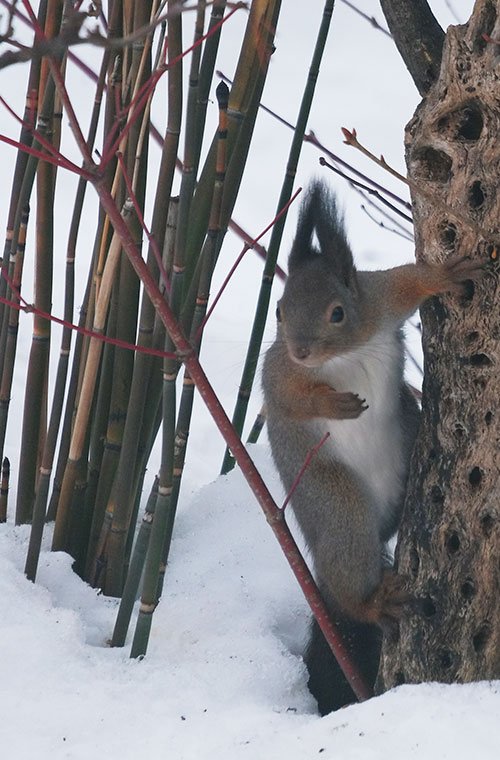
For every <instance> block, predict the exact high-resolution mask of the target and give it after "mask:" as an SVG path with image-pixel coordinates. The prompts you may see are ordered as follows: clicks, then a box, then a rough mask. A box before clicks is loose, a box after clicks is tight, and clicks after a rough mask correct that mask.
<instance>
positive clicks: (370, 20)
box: [341, 0, 392, 38]
mask: <svg viewBox="0 0 500 760" xmlns="http://www.w3.org/2000/svg"><path fill="white" fill-rule="evenodd" d="M341 2H343V3H344V5H347V7H348V8H350V9H351V10H352V11H354V13H357V14H358V16H361V17H362V18H364V19H365V20H366V21H368V23H369V24H371V25H372V26H373V28H374V29H376V30H377V31H379V32H382V33H383V34H386V35H387V37H390V38H392V34H391V33H390V32H389V31H387V29H385V28H384V27H383V26H382V25H381V24H379V22H378V21H377V19H376V18H375V16H369V15H368V13H365V12H364V11H362V10H361V9H360V8H358V7H357V6H356V5H354V3H351V2H349V0H341Z"/></svg>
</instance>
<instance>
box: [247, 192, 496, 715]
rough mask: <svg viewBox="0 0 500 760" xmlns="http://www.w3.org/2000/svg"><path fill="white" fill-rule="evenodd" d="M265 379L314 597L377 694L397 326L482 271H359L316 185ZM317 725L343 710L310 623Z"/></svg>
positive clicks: (399, 602) (403, 422) (396, 491)
mask: <svg viewBox="0 0 500 760" xmlns="http://www.w3.org/2000/svg"><path fill="white" fill-rule="evenodd" d="M288 270H289V275H288V278H287V281H286V284H285V288H284V292H283V296H282V298H281V300H280V301H279V304H278V309H277V319H278V330H277V337H276V340H275V342H274V343H273V344H272V346H271V347H270V349H269V350H268V352H267V354H266V357H265V361H264V365H263V374H262V383H263V390H264V398H265V405H266V412H267V426H268V436H269V441H270V445H271V451H272V455H273V459H274V462H275V464H276V467H277V469H278V472H279V474H280V477H281V480H282V482H283V485H284V487H285V489H286V490H287V491H289V490H290V488H291V486H292V483H293V482H294V480H295V479H296V476H297V473H298V472H299V470H300V468H301V466H302V465H303V463H304V460H305V458H306V456H307V453H308V451H310V450H311V449H312V448H313V447H314V446H315V445H316V444H317V443H318V442H319V441H320V440H321V439H322V437H323V436H324V435H325V433H327V432H328V433H330V436H329V438H328V439H327V440H326V442H325V443H324V445H323V446H321V448H320V449H319V450H318V451H317V453H316V455H315V456H314V457H313V458H312V460H311V462H310V464H309V466H308V468H307V469H306V470H305V473H304V475H303V477H302V479H301V480H300V482H299V484H298V486H297V488H296V490H295V491H294V493H293V495H292V500H291V505H292V508H293V510H294V513H295V515H296V517H297V521H298V523H299V525H300V528H301V530H302V533H303V535H304V538H305V540H306V542H307V544H308V547H309V549H310V551H311V555H312V559H313V563H314V572H315V576H316V579H317V582H318V585H319V589H320V591H321V593H322V595H323V598H324V600H325V602H326V604H327V607H328V609H329V611H330V614H331V616H332V619H333V620H334V621H335V622H336V623H337V624H338V625H339V627H340V630H341V632H342V633H343V635H344V638H345V640H346V643H347V646H348V647H349V648H350V649H351V651H352V655H353V658H354V659H355V660H356V661H357V662H358V665H359V666H360V668H361V671H362V672H363V673H364V676H365V678H366V679H367V681H368V682H370V683H371V684H373V683H374V681H375V678H376V674H377V669H378V662H379V657H380V644H381V630H382V629H383V628H384V627H385V626H387V625H389V624H391V623H393V622H394V621H395V620H397V619H398V617H399V616H400V615H401V612H402V608H403V606H404V602H405V600H406V594H405V592H404V590H403V586H402V582H401V580H400V579H399V577H398V576H397V575H395V574H394V573H393V572H392V571H391V569H390V567H389V562H388V560H387V553H386V552H385V551H384V547H385V545H386V542H387V541H388V540H389V539H390V538H391V537H392V536H393V535H394V533H395V531H396V529H397V526H398V523H399V520H400V516H401V512H402V508H403V501H404V495H405V489H406V481H407V476H408V468H409V462H410V456H411V452H412V449H413V444H414V440H415V436H416V432H417V426H418V420H419V414H420V412H419V408H418V405H417V402H416V400H415V398H414V396H413V395H412V393H411V391H410V390H409V388H408V386H407V385H406V383H405V380H404V343H403V335H402V329H401V328H402V325H403V323H404V321H405V320H406V319H407V318H408V317H409V316H410V315H411V314H412V313H413V312H414V311H415V310H416V309H417V307H418V306H419V305H420V304H421V303H422V302H423V301H424V300H425V299H426V298H429V297H430V296H433V295H437V294H439V293H445V292H456V293H461V292H463V283H464V282H465V281H466V280H475V279H478V278H479V277H480V276H481V273H482V265H481V262H478V261H477V260H475V261H473V260H470V259H466V258H452V259H448V260H447V261H445V262H444V263H442V264H435V265H434V264H432V265H431V264H427V263H416V264H406V265H404V266H398V267H394V268H393V269H388V270H385V271H375V272H362V271H357V270H356V268H355V266H354V262H353V256H352V253H351V249H350V246H349V243H348V241H347V236H346V232H345V229H344V225H343V222H342V220H341V218H340V215H339V213H338V210H337V204H336V201H335V197H334V196H333V195H332V194H331V193H330V192H329V191H328V190H327V188H326V187H325V185H324V184H322V183H321V182H316V183H314V184H313V185H312V186H311V188H310V189H309V192H308V194H307V196H306V198H305V200H304V202H303V204H302V207H301V212H300V215H299V220H298V225H297V231H296V235H295V239H294V242H293V245H292V249H291V253H290V256H289V259H288ZM305 659H306V664H307V667H308V670H309V688H310V690H311V692H312V693H313V695H314V696H315V697H316V699H317V701H318V708H319V710H320V712H321V713H322V714H325V713H327V712H330V711H331V710H333V709H336V708H338V707H340V706H342V705H344V704H347V703H349V702H352V701H354V699H355V698H354V695H353V693H352V691H351V689H350V687H349V685H348V683H347V681H346V680H345V678H344V676H343V674H342V672H341V670H340V668H339V667H338V665H337V663H336V662H335V660H334V658H333V655H332V654H331V652H330V650H329V647H328V645H327V644H326V642H325V640H324V638H323V635H322V633H321V631H320V629H319V627H318V626H317V624H316V623H313V628H312V633H311V637H310V641H309V645H308V648H307V652H306V656H305Z"/></svg>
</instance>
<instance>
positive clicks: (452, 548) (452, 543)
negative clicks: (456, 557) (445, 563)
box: [445, 531, 460, 554]
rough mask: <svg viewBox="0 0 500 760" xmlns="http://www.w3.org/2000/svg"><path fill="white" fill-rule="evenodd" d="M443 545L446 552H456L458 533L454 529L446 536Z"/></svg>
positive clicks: (458, 546)
mask: <svg viewBox="0 0 500 760" xmlns="http://www.w3.org/2000/svg"><path fill="white" fill-rule="evenodd" d="M445 545H446V551H447V552H448V554H456V553H457V552H458V550H459V549H460V538H459V537H458V533H455V531H453V532H452V533H450V534H449V535H448V536H447V537H446V541H445Z"/></svg>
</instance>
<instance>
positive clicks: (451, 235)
mask: <svg viewBox="0 0 500 760" xmlns="http://www.w3.org/2000/svg"><path fill="white" fill-rule="evenodd" d="M457 232H458V230H457V226H456V224H453V222H449V221H448V220H446V221H444V222H443V224H442V225H441V229H440V237H441V242H442V244H443V246H444V247H445V248H446V250H447V251H450V252H451V251H454V250H455V246H456V243H457Z"/></svg>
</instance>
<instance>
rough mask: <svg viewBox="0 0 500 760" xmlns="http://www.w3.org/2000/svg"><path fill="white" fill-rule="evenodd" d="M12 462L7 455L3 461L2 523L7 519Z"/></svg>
mask: <svg viewBox="0 0 500 760" xmlns="http://www.w3.org/2000/svg"><path fill="white" fill-rule="evenodd" d="M9 481H10V462H9V460H8V458H7V457H4V458H3V461H2V479H1V482H0V523H4V522H6V521H7V500H8V497H9Z"/></svg>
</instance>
